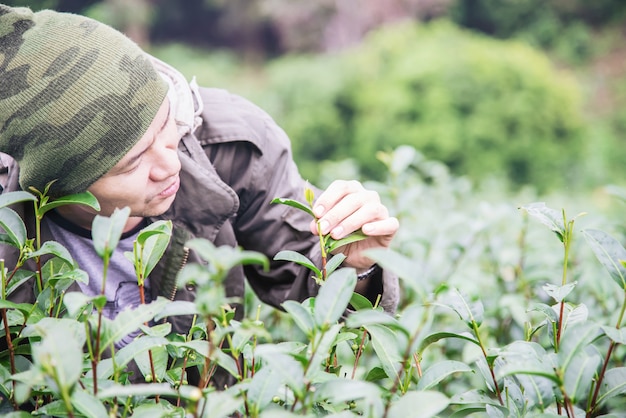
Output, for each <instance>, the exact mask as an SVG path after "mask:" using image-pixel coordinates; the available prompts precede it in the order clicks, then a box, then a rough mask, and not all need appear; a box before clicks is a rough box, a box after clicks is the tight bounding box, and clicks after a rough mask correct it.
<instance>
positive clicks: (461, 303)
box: [433, 289, 484, 329]
mask: <svg viewBox="0 0 626 418" xmlns="http://www.w3.org/2000/svg"><path fill="white" fill-rule="evenodd" d="M443 299H444V300H445V302H435V303H433V304H434V305H439V306H444V307H447V308H450V309H452V310H453V311H454V312H456V313H457V315H459V317H460V318H461V320H462V321H463V322H465V324H466V325H467V326H468V327H469V328H470V329H473V324H474V323H475V324H476V325H477V326H480V324H481V323H482V321H483V313H484V307H483V304H482V303H481V302H480V301H476V302H469V301H468V300H467V296H465V295H463V294H461V292H460V291H459V290H458V289H452V291H451V292H450V293H448V295H446V296H445V297H444V298H443Z"/></svg>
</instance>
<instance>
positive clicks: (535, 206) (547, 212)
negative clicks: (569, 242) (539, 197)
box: [520, 202, 565, 242]
mask: <svg viewBox="0 0 626 418" xmlns="http://www.w3.org/2000/svg"><path fill="white" fill-rule="evenodd" d="M520 209H523V210H525V211H526V212H527V213H528V214H529V215H530V216H532V217H534V218H535V219H537V220H538V221H539V222H541V223H542V224H544V225H545V226H547V227H548V228H550V230H551V231H553V232H554V233H555V234H556V235H557V237H558V238H559V240H560V241H561V242H563V239H564V237H565V225H564V220H563V212H561V211H558V210H555V209H551V208H549V207H547V206H546V204H545V203H544V202H536V203H530V204H528V205H524V206H521V207H520Z"/></svg>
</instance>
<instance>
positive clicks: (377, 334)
mask: <svg viewBox="0 0 626 418" xmlns="http://www.w3.org/2000/svg"><path fill="white" fill-rule="evenodd" d="M365 329H366V330H367V332H368V333H369V334H370V337H371V339H372V347H373V348H374V351H375V352H376V356H377V357H378V360H380V363H381V366H382V368H383V369H384V370H385V373H386V374H387V376H389V377H390V378H391V379H392V380H393V381H395V380H396V379H398V373H399V371H400V362H401V361H402V357H401V355H400V353H399V352H398V347H399V346H400V345H399V344H398V338H397V336H396V334H395V333H394V332H393V331H391V330H390V329H389V328H387V327H385V326H383V325H377V324H372V325H366V326H365Z"/></svg>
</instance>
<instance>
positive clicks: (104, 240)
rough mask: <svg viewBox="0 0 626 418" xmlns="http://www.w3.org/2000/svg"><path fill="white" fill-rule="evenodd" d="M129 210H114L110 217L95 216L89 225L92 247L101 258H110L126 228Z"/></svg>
mask: <svg viewBox="0 0 626 418" xmlns="http://www.w3.org/2000/svg"><path fill="white" fill-rule="evenodd" d="M129 214H130V208H129V207H125V208H124V209H115V211H114V212H113V214H112V215H111V216H110V217H106V216H100V215H96V217H95V218H94V219H93V223H92V225H91V236H92V238H93V247H94V249H95V250H96V252H97V253H98V255H99V256H100V257H101V258H105V257H110V256H111V254H112V253H113V251H114V250H115V248H116V247H117V244H118V242H119V240H120V237H121V236H122V232H123V231H124V228H125V227H126V221H127V220H128V215H129Z"/></svg>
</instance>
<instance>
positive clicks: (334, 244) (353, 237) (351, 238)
mask: <svg viewBox="0 0 626 418" xmlns="http://www.w3.org/2000/svg"><path fill="white" fill-rule="evenodd" d="M367 238H369V236H368V235H365V234H364V233H363V232H361V231H355V232H353V233H351V234H350V235H348V236H346V237H344V238H341V239H338V240H335V239H333V238H331V237H330V236H329V237H328V240H327V241H326V246H327V249H328V252H333V251H335V250H337V249H338V248H340V247H343V246H344V245H348V244H352V243H353V242H359V241H362V240H364V239H367Z"/></svg>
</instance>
